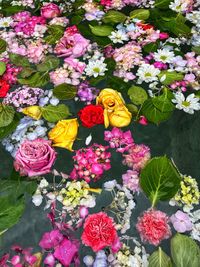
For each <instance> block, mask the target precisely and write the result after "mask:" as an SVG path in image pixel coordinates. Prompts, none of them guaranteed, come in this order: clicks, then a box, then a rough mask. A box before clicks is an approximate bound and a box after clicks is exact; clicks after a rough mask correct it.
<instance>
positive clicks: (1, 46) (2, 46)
mask: <svg viewBox="0 0 200 267" xmlns="http://www.w3.org/2000/svg"><path fill="white" fill-rule="evenodd" d="M6 47H7V43H6V41H4V40H3V39H0V54H1V53H3V52H5V51H6Z"/></svg>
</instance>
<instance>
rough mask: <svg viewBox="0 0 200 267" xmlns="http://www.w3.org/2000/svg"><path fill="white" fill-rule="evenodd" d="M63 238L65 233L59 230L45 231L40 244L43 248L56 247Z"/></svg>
mask: <svg viewBox="0 0 200 267" xmlns="http://www.w3.org/2000/svg"><path fill="white" fill-rule="evenodd" d="M62 240H63V235H62V234H61V233H60V231H59V230H53V231H51V232H48V233H45V234H44V235H43V237H42V239H41V241H40V243H39V246H40V247H42V248H43V249H47V250H49V249H51V248H54V247H56V246H57V245H58V244H59V243H60V242H61V241H62Z"/></svg>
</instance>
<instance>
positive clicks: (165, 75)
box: [158, 70, 184, 85]
mask: <svg viewBox="0 0 200 267" xmlns="http://www.w3.org/2000/svg"><path fill="white" fill-rule="evenodd" d="M183 77H184V75H183V74H182V73H180V72H176V71H167V70H164V71H161V73H159V74H158V78H159V79H160V81H161V82H162V84H164V85H169V84H171V83H173V82H175V81H182V80H183Z"/></svg>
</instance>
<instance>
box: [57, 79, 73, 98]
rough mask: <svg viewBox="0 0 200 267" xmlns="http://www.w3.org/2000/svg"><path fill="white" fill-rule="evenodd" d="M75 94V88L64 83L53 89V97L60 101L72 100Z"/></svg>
mask: <svg viewBox="0 0 200 267" xmlns="http://www.w3.org/2000/svg"><path fill="white" fill-rule="evenodd" d="M76 93H77V89H76V87H75V86H73V85H69V84H66V83H63V84H60V85H58V86H56V87H55V88H54V89H53V94H54V96H55V97H57V98H58V99H60V100H68V99H73V98H74V97H75V96H76Z"/></svg>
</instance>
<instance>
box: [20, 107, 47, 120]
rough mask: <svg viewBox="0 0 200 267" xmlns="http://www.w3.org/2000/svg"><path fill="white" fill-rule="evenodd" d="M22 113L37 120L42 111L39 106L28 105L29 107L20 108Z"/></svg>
mask: <svg viewBox="0 0 200 267" xmlns="http://www.w3.org/2000/svg"><path fill="white" fill-rule="evenodd" d="M22 113H23V114H25V115H27V116H29V117H31V118H33V119H34V120H39V119H40V118H41V116H42V111H41V108H40V107H39V106H30V107H27V108H24V109H23V110H22Z"/></svg>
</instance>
